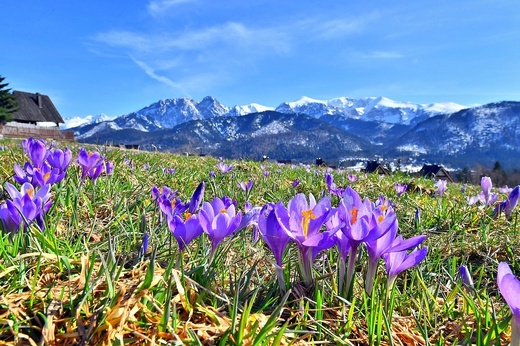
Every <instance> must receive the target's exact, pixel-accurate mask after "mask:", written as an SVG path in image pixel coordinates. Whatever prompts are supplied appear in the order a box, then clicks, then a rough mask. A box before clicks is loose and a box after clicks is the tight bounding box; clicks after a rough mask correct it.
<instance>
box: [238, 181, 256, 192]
mask: <svg viewBox="0 0 520 346" xmlns="http://www.w3.org/2000/svg"><path fill="white" fill-rule="evenodd" d="M253 185H254V181H253V180H249V181H248V182H247V183H246V182H245V181H241V182H240V183H237V186H238V187H239V188H240V189H241V190H242V191H244V192H246V193H248V192H249V191H251V189H252V188H253Z"/></svg>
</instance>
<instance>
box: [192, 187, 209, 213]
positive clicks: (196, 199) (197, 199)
mask: <svg viewBox="0 0 520 346" xmlns="http://www.w3.org/2000/svg"><path fill="white" fill-rule="evenodd" d="M205 189H206V184H205V183H204V182H201V183H200V184H199V186H197V188H196V189H195V191H193V194H192V195H191V198H190V201H189V202H188V210H189V212H190V213H192V214H195V213H196V212H197V211H198V210H199V207H200V203H201V202H202V200H203V199H204V190H205Z"/></svg>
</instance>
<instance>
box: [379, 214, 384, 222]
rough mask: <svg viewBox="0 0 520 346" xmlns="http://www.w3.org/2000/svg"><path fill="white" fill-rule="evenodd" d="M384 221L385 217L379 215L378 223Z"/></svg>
mask: <svg viewBox="0 0 520 346" xmlns="http://www.w3.org/2000/svg"><path fill="white" fill-rule="evenodd" d="M384 219H385V217H384V216H383V215H379V216H378V217H377V222H379V223H381V222H383V220H384Z"/></svg>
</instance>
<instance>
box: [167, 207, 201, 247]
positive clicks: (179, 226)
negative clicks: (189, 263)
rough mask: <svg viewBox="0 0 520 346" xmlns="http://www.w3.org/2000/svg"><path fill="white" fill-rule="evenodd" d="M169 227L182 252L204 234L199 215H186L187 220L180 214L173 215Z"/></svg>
mask: <svg viewBox="0 0 520 346" xmlns="http://www.w3.org/2000/svg"><path fill="white" fill-rule="evenodd" d="M168 226H169V227H170V230H171V232H172V234H173V236H174V237H175V240H177V243H178V244H179V250H180V251H182V250H184V248H185V247H186V246H187V245H188V244H189V243H190V242H191V241H192V240H193V239H195V238H197V237H198V236H200V235H201V234H202V232H204V231H203V229H202V227H201V225H200V220H199V215H197V214H190V213H186V214H185V219H183V218H182V216H181V215H179V214H176V215H173V216H172V217H171V218H170V219H169V221H168Z"/></svg>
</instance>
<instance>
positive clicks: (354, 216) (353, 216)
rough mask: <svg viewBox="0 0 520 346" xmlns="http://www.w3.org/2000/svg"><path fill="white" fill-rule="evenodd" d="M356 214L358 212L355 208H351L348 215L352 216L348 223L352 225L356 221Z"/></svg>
mask: <svg viewBox="0 0 520 346" xmlns="http://www.w3.org/2000/svg"><path fill="white" fill-rule="evenodd" d="M358 212H359V210H358V208H356V207H353V208H352V210H350V215H351V216H352V220H351V221H350V223H354V222H356V221H357V214H358Z"/></svg>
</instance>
